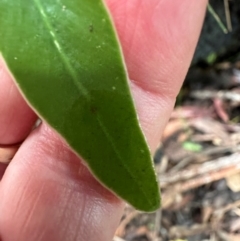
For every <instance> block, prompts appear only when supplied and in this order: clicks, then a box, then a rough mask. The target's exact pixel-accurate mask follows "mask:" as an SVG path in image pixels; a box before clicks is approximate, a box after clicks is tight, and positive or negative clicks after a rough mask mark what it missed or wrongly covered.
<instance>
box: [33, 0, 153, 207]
mask: <svg viewBox="0 0 240 241" xmlns="http://www.w3.org/2000/svg"><path fill="white" fill-rule="evenodd" d="M34 2H35V4H36V6H37V8H38V10H39V12H40V15H41V17H42V19H43V21H44V23H45V25H46V27H47V29H48V31H49V34H50V35H51V37H52V39H53V44H54V46H55V47H56V50H57V52H58V53H59V55H60V57H61V59H62V61H63V63H64V65H65V66H66V68H67V70H68V71H69V73H70V75H71V77H72V79H73V81H74V83H75V84H76V86H77V87H78V89H79V90H80V91H81V92H82V94H83V96H84V97H85V98H86V99H87V101H88V102H90V100H91V95H90V94H89V91H88V90H87V89H86V88H85V87H84V86H83V85H82V84H81V83H80V82H79V81H78V76H77V74H76V72H75V70H74V68H73V67H72V65H71V63H70V61H69V59H68V57H67V55H66V54H65V53H64V51H63V50H62V48H61V45H60V43H59V41H58V39H57V36H56V33H55V31H54V28H53V27H52V25H51V23H50V22H49V20H48V17H47V15H46V13H45V11H44V9H43V7H42V5H41V2H40V0H34ZM100 117H101V116H100V115H99V113H97V120H98V124H99V126H100V128H101V130H102V131H103V133H104V135H105V137H106V139H107V140H108V142H109V143H110V145H111V146H112V148H113V150H114V152H115V154H116V156H117V158H118V159H119V161H120V162H121V163H122V165H123V167H124V168H125V170H126V171H127V173H128V174H129V175H130V176H131V177H132V179H133V181H134V182H135V183H136V184H137V186H138V187H139V190H141V192H142V194H143V195H144V196H145V198H146V200H147V202H148V203H149V204H151V203H150V202H149V198H148V196H147V194H146V193H145V191H144V190H143V188H141V186H140V185H139V183H138V182H137V181H136V178H135V177H134V176H133V174H132V173H131V172H130V171H129V169H128V167H127V166H126V165H125V163H124V162H123V161H122V158H121V154H120V153H119V151H118V149H117V147H116V146H115V145H114V143H113V141H112V137H111V135H110V134H109V133H108V131H107V129H106V127H105V125H104V123H103V122H102V121H101V118H100Z"/></svg>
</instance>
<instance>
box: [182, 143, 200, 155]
mask: <svg viewBox="0 0 240 241" xmlns="http://www.w3.org/2000/svg"><path fill="white" fill-rule="evenodd" d="M183 148H184V149H185V150H187V151H192V152H200V151H201V150H202V146H201V145H200V144H198V143H195V142H191V141H185V142H184V143H183Z"/></svg>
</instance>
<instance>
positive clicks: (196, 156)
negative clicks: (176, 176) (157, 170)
mask: <svg viewBox="0 0 240 241" xmlns="http://www.w3.org/2000/svg"><path fill="white" fill-rule="evenodd" d="M239 150H240V146H234V147H233V146H220V147H219V146H217V147H212V148H209V149H206V150H205V151H203V152H201V153H194V154H193V155H191V156H187V157H185V158H183V160H181V161H180V162H179V163H178V164H177V165H175V166H174V167H173V168H172V169H171V170H170V172H171V173H175V172H178V171H179V170H181V169H183V168H184V167H186V166H187V165H188V164H189V163H190V162H192V161H193V160H198V159H200V158H201V159H203V158H205V159H207V157H208V156H210V155H214V154H216V153H217V154H219V153H224V152H236V151H239ZM208 159H209V158H208Z"/></svg>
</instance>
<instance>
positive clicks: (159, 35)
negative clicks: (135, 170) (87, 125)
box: [107, 0, 207, 151]
mask: <svg viewBox="0 0 240 241" xmlns="http://www.w3.org/2000/svg"><path fill="white" fill-rule="evenodd" d="M107 3H108V6H109V8H110V10H111V12H112V16H113V19H114V21H115V25H116V27H117V30H118V31H117V32H118V34H119V38H120V40H121V44H122V48H123V53H124V56H125V60H126V63H127V68H128V72H129V76H130V79H131V81H132V85H131V87H132V91H133V95H134V99H135V103H136V106H137V110H138V113H139V118H140V122H141V125H142V127H143V129H144V131H145V135H146V138H147V139H148V142H149V144H150V147H151V149H152V150H153V151H154V150H155V148H156V145H157V144H158V142H159V139H160V134H161V133H162V131H163V128H164V127H165V125H166V122H167V121H168V118H169V116H170V113H171V110H172V107H173V106H174V102H175V98H176V95H177V93H178V92H179V89H180V87H181V85H182V82H183V80H184V77H185V75H186V72H187V70H188V67H189V65H190V62H191V59H192V56H193V52H194V49H195V46H196V43H197V40H198V36H199V33H200V29H201V25H202V22H203V18H204V14H205V9H206V3H207V1H206V0H199V1H189V0H183V1H181V4H176V1H174V0H171V1H169V0H151V1H144V0H130V1H126V0H107Z"/></svg>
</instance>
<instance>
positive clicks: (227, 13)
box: [224, 0, 232, 32]
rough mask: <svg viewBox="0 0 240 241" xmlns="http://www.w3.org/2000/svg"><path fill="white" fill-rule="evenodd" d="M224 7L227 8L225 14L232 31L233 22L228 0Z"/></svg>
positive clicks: (229, 29)
mask: <svg viewBox="0 0 240 241" xmlns="http://www.w3.org/2000/svg"><path fill="white" fill-rule="evenodd" d="M224 9H225V16H226V22H227V28H228V31H229V32H232V22H231V14H230V10H229V3H228V0H224Z"/></svg>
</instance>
